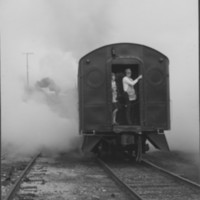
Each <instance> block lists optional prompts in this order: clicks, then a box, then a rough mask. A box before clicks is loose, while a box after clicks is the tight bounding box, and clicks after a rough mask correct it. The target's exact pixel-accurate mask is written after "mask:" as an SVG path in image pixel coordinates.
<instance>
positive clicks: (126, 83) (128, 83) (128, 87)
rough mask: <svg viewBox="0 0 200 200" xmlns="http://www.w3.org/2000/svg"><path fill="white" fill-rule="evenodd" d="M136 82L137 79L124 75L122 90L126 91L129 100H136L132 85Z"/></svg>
mask: <svg viewBox="0 0 200 200" xmlns="http://www.w3.org/2000/svg"><path fill="white" fill-rule="evenodd" d="M137 82H138V80H137V79H136V80H133V79H132V78H129V77H127V76H125V77H124V78H123V80H122V83H123V89H124V92H127V93H128V97H129V100H130V101H133V100H136V98H137V96H136V93H135V89H134V87H133V86H134V85H135V84H136V83H137Z"/></svg>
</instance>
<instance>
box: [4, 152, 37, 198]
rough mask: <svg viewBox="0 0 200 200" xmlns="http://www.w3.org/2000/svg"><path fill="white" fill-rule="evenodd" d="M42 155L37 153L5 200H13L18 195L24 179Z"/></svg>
mask: <svg viewBox="0 0 200 200" xmlns="http://www.w3.org/2000/svg"><path fill="white" fill-rule="evenodd" d="M40 155H41V153H37V154H36V155H35V156H34V157H33V158H32V159H31V160H30V162H29V163H28V165H27V166H26V168H25V169H24V171H23V172H22V173H21V175H20V177H19V178H18V179H17V181H16V182H15V184H14V185H13V186H12V187H11V188H10V190H9V192H8V194H7V195H6V197H5V199H4V200H12V199H13V198H14V195H15V194H16V192H17V191H18V188H19V186H20V183H21V181H22V179H23V178H24V177H25V176H26V174H27V173H28V172H29V171H30V169H31V167H32V166H33V164H34V163H35V161H36V159H37V158H38V157H39V156H40Z"/></svg>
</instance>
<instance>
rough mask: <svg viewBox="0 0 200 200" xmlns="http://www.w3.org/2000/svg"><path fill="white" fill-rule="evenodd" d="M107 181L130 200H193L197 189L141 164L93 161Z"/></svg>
mask: <svg viewBox="0 0 200 200" xmlns="http://www.w3.org/2000/svg"><path fill="white" fill-rule="evenodd" d="M97 161H98V162H99V164H100V165H101V166H102V167H103V168H104V170H105V171H106V172H107V173H108V174H109V176H111V178H112V179H113V180H114V181H115V182H116V183H117V184H118V185H119V186H120V188H122V189H123V190H124V192H126V193H127V194H128V195H129V196H130V197H131V199H134V200H162V199H163V200H168V199H169V200H179V199H181V200H190V199H191V200H196V199H199V196H200V185H199V184H197V183H194V182H192V181H190V180H188V179H185V178H183V177H181V176H179V175H176V174H174V173H171V172H169V171H167V170H165V169H163V168H161V167H158V166H156V165H155V164H153V163H151V162H149V161H147V160H142V162H141V163H140V164H138V163H133V162H132V163H130V162H129V163H122V162H113V161H112V162H111V161H106V162H105V161H103V160H101V159H99V158H98V159H97Z"/></svg>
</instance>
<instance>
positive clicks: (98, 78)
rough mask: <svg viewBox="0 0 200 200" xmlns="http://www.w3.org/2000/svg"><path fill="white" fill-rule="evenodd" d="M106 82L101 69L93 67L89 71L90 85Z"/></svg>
mask: <svg viewBox="0 0 200 200" xmlns="http://www.w3.org/2000/svg"><path fill="white" fill-rule="evenodd" d="M103 83H104V75H103V73H102V72H101V71H100V70H99V69H92V70H91V71H89V72H88V73H87V84H88V86H90V87H94V88H97V87H100V86H101V85H102V84H103Z"/></svg>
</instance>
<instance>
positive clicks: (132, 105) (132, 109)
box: [112, 64, 140, 126]
mask: <svg viewBox="0 0 200 200" xmlns="http://www.w3.org/2000/svg"><path fill="white" fill-rule="evenodd" d="M139 67H140V66H139V64H113V65H112V76H113V75H114V76H115V82H116V88H117V98H116V99H117V102H116V103H115V105H114V108H117V112H116V113H115V114H116V116H113V117H114V118H115V119H114V120H113V123H114V124H119V125H133V126H139V125H140V103H139V102H140V101H139V99H140V93H139V84H135V85H134V87H133V88H134V90H135V96H136V97H134V100H133V101H132V99H131V101H129V98H130V95H127V92H125V91H124V87H123V78H124V77H125V76H126V70H127V69H130V71H131V75H130V78H131V79H133V80H135V79H136V78H137V77H138V76H139V75H140V68H139ZM129 94H130V92H129ZM113 111H114V109H113Z"/></svg>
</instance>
